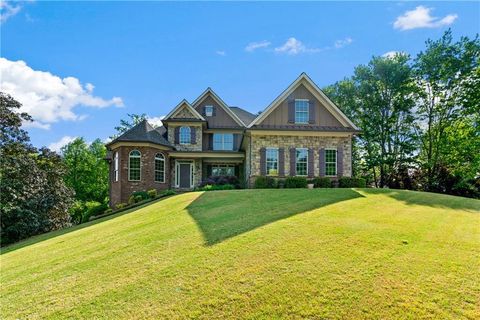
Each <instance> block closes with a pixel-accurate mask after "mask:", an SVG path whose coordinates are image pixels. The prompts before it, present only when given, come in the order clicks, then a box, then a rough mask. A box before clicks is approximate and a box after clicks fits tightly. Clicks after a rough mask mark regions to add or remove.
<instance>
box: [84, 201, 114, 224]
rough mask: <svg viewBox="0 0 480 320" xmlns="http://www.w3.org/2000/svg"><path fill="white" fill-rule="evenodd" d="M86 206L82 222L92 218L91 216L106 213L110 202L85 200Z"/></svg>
mask: <svg viewBox="0 0 480 320" xmlns="http://www.w3.org/2000/svg"><path fill="white" fill-rule="evenodd" d="M85 207H86V209H87V210H86V212H85V213H84V214H83V216H82V222H87V221H88V220H90V217H93V216H98V215H100V214H102V213H104V212H105V210H107V209H108V204H106V203H100V202H97V201H87V202H85Z"/></svg>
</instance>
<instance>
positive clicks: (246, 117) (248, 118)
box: [230, 107, 257, 126]
mask: <svg viewBox="0 0 480 320" xmlns="http://www.w3.org/2000/svg"><path fill="white" fill-rule="evenodd" d="M230 110H232V111H233V113H235V114H236V115H237V117H239V118H240V120H242V121H243V123H245V125H246V126H248V125H249V124H250V122H252V121H253V120H254V119H255V118H256V117H257V116H256V115H254V114H252V113H250V112H248V111H247V110H244V109H242V108H240V107H230Z"/></svg>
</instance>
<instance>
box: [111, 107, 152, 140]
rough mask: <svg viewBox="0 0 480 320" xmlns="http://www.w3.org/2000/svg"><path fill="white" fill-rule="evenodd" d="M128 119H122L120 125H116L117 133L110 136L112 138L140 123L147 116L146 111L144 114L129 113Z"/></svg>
mask: <svg viewBox="0 0 480 320" xmlns="http://www.w3.org/2000/svg"><path fill="white" fill-rule="evenodd" d="M127 116H128V119H121V120H120V125H118V126H116V127H115V130H117V133H116V134H114V135H113V136H111V137H110V139H115V138H116V137H118V136H120V135H122V134H123V133H125V132H127V131H128V130H129V129H130V128H132V127H134V126H135V125H137V124H139V123H140V122H142V121H143V120H145V119H146V118H147V115H146V114H145V113H142V114H135V113H128V114H127Z"/></svg>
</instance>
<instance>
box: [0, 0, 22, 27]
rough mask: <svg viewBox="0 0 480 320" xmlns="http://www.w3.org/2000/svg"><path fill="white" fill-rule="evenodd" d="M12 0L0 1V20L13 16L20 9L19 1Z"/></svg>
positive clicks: (3, 20)
mask: <svg viewBox="0 0 480 320" xmlns="http://www.w3.org/2000/svg"><path fill="white" fill-rule="evenodd" d="M12 2H13V1H5V0H2V1H0V22H1V23H3V22H5V21H7V20H8V19H9V18H11V17H13V16H14V15H16V14H17V13H19V12H20V10H22V5H21V4H20V3H19V2H15V4H13V3H12Z"/></svg>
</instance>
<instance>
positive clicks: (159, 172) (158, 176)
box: [155, 153, 165, 183]
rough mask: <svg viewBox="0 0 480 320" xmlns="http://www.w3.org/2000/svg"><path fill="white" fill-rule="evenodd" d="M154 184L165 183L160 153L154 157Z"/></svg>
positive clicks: (163, 163) (162, 158) (163, 164)
mask: <svg viewBox="0 0 480 320" xmlns="http://www.w3.org/2000/svg"><path fill="white" fill-rule="evenodd" d="M155 182H160V183H164V182H165V157H164V156H163V154H161V153H157V154H156V155H155Z"/></svg>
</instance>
